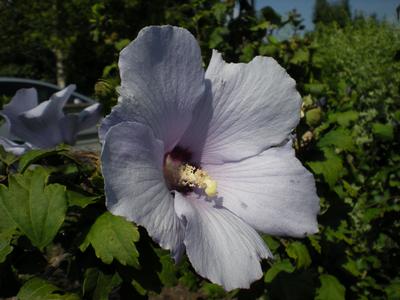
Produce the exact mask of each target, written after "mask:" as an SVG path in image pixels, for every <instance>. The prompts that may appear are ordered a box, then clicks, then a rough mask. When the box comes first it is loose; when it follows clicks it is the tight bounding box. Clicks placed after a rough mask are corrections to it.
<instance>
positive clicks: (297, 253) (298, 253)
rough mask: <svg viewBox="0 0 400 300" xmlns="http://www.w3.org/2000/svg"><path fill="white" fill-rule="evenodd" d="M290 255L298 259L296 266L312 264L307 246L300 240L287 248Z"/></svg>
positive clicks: (303, 266)
mask: <svg viewBox="0 0 400 300" xmlns="http://www.w3.org/2000/svg"><path fill="white" fill-rule="evenodd" d="M286 253H287V254H288V255H289V257H291V258H293V259H294V260H295V261H296V267H297V268H298V269H299V268H307V267H308V266H309V265H310V264H311V257H310V254H309V253H308V250H307V247H306V246H304V245H303V244H302V243H300V242H293V243H291V244H290V245H289V246H288V247H287V248H286Z"/></svg>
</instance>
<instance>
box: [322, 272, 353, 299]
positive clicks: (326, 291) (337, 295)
mask: <svg viewBox="0 0 400 300" xmlns="http://www.w3.org/2000/svg"><path fill="white" fill-rule="evenodd" d="M319 280H320V281H321V287H320V288H318V289H317V291H316V297H315V300H341V299H343V300H344V299H345V293H346V289H345V287H344V286H343V285H342V284H341V283H340V282H339V280H337V278H336V277H335V276H332V275H328V274H322V275H320V276H319Z"/></svg>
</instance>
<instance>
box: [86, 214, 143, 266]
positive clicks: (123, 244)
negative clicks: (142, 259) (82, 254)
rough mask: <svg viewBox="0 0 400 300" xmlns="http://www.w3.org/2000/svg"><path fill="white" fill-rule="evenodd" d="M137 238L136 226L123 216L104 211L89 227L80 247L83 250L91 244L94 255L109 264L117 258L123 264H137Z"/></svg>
mask: <svg viewBox="0 0 400 300" xmlns="http://www.w3.org/2000/svg"><path fill="white" fill-rule="evenodd" d="M138 240H139V232H138V230H137V227H136V226H135V225H133V224H132V223H131V222H128V221H126V220H125V219H124V218H122V217H119V216H114V215H112V214H111V213H109V212H105V213H104V214H102V215H101V216H100V217H98V218H97V220H96V222H95V223H94V224H93V225H92V227H91V228H90V231H89V232H88V234H87V235H86V238H85V240H84V242H83V243H82V245H81V246H80V249H81V250H82V251H85V250H86V248H87V247H88V246H89V244H91V245H92V247H93V248H94V250H95V252H96V256H97V257H98V258H100V259H101V260H102V261H103V262H104V263H106V264H110V263H111V262H112V261H113V259H114V258H115V259H117V260H118V261H119V262H120V263H121V264H123V265H130V266H134V267H138V266H139V262H138V256H139V252H138V251H137V249H136V246H135V242H137V241H138Z"/></svg>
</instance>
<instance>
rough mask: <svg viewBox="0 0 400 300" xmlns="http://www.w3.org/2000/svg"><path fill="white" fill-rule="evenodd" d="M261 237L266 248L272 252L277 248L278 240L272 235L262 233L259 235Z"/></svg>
mask: <svg viewBox="0 0 400 300" xmlns="http://www.w3.org/2000/svg"><path fill="white" fill-rule="evenodd" d="M261 237H262V239H263V240H264V242H265V243H266V244H267V246H268V249H270V250H271V251H272V252H275V250H276V249H278V248H279V246H280V245H281V244H280V243H279V242H278V241H276V240H275V239H274V238H273V237H272V236H270V235H267V234H263V235H261Z"/></svg>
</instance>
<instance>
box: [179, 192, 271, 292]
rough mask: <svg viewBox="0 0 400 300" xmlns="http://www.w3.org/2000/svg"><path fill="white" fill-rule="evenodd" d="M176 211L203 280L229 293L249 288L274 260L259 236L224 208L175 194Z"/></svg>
mask: <svg viewBox="0 0 400 300" xmlns="http://www.w3.org/2000/svg"><path fill="white" fill-rule="evenodd" d="M175 210H176V212H177V214H178V215H179V216H180V217H181V218H182V220H184V222H185V223H186V230H185V239H184V243H185V246H186V252H187V255H188V257H189V260H190V262H191V263H192V265H193V267H194V269H195V270H196V272H197V273H199V274H200V275H201V276H203V277H206V278H208V279H210V280H211V281H212V282H214V283H218V284H220V285H222V286H223V287H224V288H225V289H226V290H232V289H235V288H249V286H250V284H251V283H252V282H253V281H255V280H257V279H259V278H260V277H261V276H262V275H263V272H262V270H261V266H260V260H261V259H263V258H269V257H272V254H271V252H270V251H269V250H268V249H267V247H266V246H265V244H264V242H263V241H262V239H261V238H260V236H259V235H258V234H257V232H256V231H255V230H254V229H253V228H251V227H250V226H249V225H247V224H246V223H245V222H243V221H242V220H241V219H240V218H238V217H237V216H235V215H234V214H232V213H231V212H230V211H228V210H227V209H225V208H223V207H218V206H216V205H214V204H213V203H212V202H207V201H206V200H205V199H204V197H203V196H198V195H196V194H189V195H185V196H183V195H181V194H180V193H176V194H175Z"/></svg>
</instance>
